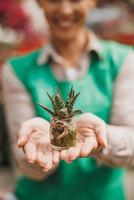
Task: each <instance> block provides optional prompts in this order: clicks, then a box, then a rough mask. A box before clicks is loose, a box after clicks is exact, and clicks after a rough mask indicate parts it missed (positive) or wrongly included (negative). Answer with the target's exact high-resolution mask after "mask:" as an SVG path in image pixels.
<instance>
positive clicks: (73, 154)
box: [65, 144, 81, 162]
mask: <svg viewBox="0 0 134 200" xmlns="http://www.w3.org/2000/svg"><path fill="white" fill-rule="evenodd" d="M80 149H81V145H80V144H78V145H77V146H76V147H72V148H70V149H69V150H68V151H67V153H66V156H65V161H66V162H72V161H73V160H75V159H76V158H77V157H78V156H79V154H80Z"/></svg>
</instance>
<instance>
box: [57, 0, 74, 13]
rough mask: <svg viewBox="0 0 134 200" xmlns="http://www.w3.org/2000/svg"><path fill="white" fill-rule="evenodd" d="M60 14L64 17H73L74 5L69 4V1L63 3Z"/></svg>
mask: <svg viewBox="0 0 134 200" xmlns="http://www.w3.org/2000/svg"><path fill="white" fill-rule="evenodd" d="M60 13H61V14H62V15H63V16H68V15H71V14H72V13H73V5H72V3H71V2H69V1H63V2H62V3H61V9H60Z"/></svg>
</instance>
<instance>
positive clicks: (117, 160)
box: [95, 125, 134, 167]
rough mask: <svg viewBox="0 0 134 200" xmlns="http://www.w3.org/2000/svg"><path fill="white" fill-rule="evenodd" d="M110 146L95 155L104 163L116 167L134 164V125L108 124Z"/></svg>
mask: <svg viewBox="0 0 134 200" xmlns="http://www.w3.org/2000/svg"><path fill="white" fill-rule="evenodd" d="M107 141H108V146H107V147H106V148H104V149H103V150H102V151H101V152H100V153H98V154H96V155H95V158H96V159H97V161H99V162H100V163H102V164H106V165H109V166H115V167H133V166H134V127H123V126H113V125H108V135H107Z"/></svg>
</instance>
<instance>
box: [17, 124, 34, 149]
mask: <svg viewBox="0 0 134 200" xmlns="http://www.w3.org/2000/svg"><path fill="white" fill-rule="evenodd" d="M32 131H33V128H32V127H30V126H28V125H26V124H23V125H22V126H21V128H20V130H19V132H18V133H17V138H18V142H17V146H18V147H23V146H24V145H25V144H26V142H27V141H28V138H29V136H30V134H31V133H32Z"/></svg>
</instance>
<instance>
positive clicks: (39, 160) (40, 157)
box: [36, 149, 46, 167]
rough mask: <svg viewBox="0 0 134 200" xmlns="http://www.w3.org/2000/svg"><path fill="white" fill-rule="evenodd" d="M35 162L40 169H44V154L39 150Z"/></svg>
mask: <svg viewBox="0 0 134 200" xmlns="http://www.w3.org/2000/svg"><path fill="white" fill-rule="evenodd" d="M36 162H37V163H38V164H39V165H40V166H41V167H44V165H45V164H46V160H45V156H44V153H43V152H42V151H41V150H40V149H38V151H37V157H36Z"/></svg>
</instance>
